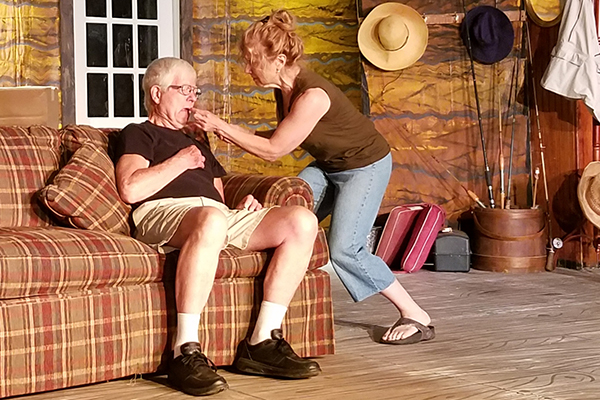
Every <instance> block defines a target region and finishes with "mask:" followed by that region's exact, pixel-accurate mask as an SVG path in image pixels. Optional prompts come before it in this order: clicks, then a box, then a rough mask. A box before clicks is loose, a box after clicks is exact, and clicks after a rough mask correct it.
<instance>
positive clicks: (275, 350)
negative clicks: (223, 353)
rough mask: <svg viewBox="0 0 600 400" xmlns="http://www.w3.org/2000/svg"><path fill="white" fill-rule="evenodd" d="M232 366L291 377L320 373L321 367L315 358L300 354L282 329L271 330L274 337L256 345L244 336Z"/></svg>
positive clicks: (297, 377) (310, 375)
mask: <svg viewBox="0 0 600 400" xmlns="http://www.w3.org/2000/svg"><path fill="white" fill-rule="evenodd" d="M233 366H234V367H235V368H236V369H237V370H238V371H240V372H244V373H247V374H253V375H266V376H273V377H279V378H288V379H303V378H310V377H312V376H317V375H319V373H320V372H321V367H319V364H318V363H317V362H316V361H312V360H308V359H305V358H301V357H299V356H298V355H297V354H296V353H295V352H294V350H293V349H292V346H290V344H289V343H288V342H286V341H285V339H284V338H283V334H282V332H281V329H273V330H272V331H271V339H267V340H263V341H262V342H260V343H258V344H255V345H254V346H252V345H250V344H249V343H248V339H244V340H242V341H241V342H240V344H239V345H238V349H237V353H236V356H235V360H234V361H233Z"/></svg>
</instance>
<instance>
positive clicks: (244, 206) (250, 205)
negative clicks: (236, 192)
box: [236, 194, 263, 211]
mask: <svg viewBox="0 0 600 400" xmlns="http://www.w3.org/2000/svg"><path fill="white" fill-rule="evenodd" d="M262 208H263V206H262V204H260V203H259V202H258V200H256V199H255V198H254V196H252V195H251V194H249V195H247V196H246V197H244V198H243V199H242V201H240V204H238V205H237V207H236V209H238V210H248V211H258V210H262Z"/></svg>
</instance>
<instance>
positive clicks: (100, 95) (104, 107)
mask: <svg viewBox="0 0 600 400" xmlns="http://www.w3.org/2000/svg"><path fill="white" fill-rule="evenodd" d="M87 93H88V100H87V105H88V117H108V74H87Z"/></svg>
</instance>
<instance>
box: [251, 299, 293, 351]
mask: <svg viewBox="0 0 600 400" xmlns="http://www.w3.org/2000/svg"><path fill="white" fill-rule="evenodd" d="M286 312H287V307H286V306H284V305H281V304H277V303H271V302H270V301H264V300H263V302H262V303H261V304H260V311H259V312H258V319H257V320H256V326H255V327H254V332H253V333H252V337H250V340H249V342H250V344H251V345H255V344H257V343H260V342H262V341H263V340H267V339H271V331H272V330H273V329H280V328H281V323H282V322H283V317H285V313H286Z"/></svg>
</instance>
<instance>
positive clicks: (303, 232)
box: [289, 206, 319, 241]
mask: <svg viewBox="0 0 600 400" xmlns="http://www.w3.org/2000/svg"><path fill="white" fill-rule="evenodd" d="M289 221H290V223H289V225H290V229H292V230H293V231H294V232H295V233H296V234H297V235H298V236H300V237H301V238H306V239H307V240H310V241H314V239H315V237H316V236H317V231H318V229H319V221H318V220H317V217H316V215H315V214H314V213H313V212H312V211H310V210H309V209H307V208H305V207H302V206H293V207H289Z"/></svg>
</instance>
